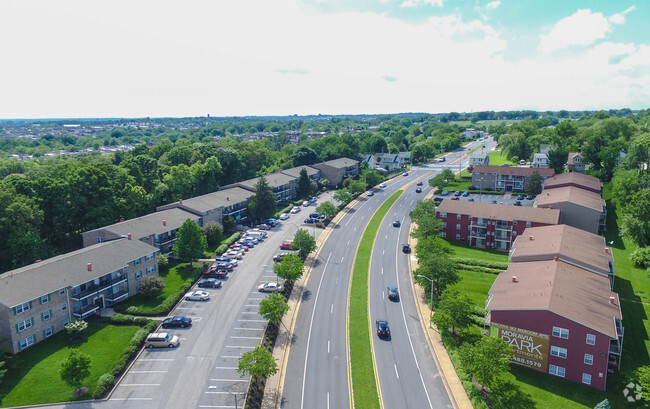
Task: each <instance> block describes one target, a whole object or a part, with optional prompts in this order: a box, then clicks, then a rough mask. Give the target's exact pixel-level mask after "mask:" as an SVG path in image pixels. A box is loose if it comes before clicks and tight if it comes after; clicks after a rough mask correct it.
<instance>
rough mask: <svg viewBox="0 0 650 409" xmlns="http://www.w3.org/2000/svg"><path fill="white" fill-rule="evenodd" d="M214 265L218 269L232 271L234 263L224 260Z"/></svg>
mask: <svg viewBox="0 0 650 409" xmlns="http://www.w3.org/2000/svg"><path fill="white" fill-rule="evenodd" d="M214 267H216V268H218V269H219V270H227V271H232V270H234V269H235V264H233V263H228V262H224V261H218V262H217V264H216V266H214Z"/></svg>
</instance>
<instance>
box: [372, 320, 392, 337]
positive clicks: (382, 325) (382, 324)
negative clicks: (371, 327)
mask: <svg viewBox="0 0 650 409" xmlns="http://www.w3.org/2000/svg"><path fill="white" fill-rule="evenodd" d="M375 325H376V326H377V336H378V337H379V338H385V337H389V336H390V328H389V327H388V321H386V320H377V321H376V322H375Z"/></svg>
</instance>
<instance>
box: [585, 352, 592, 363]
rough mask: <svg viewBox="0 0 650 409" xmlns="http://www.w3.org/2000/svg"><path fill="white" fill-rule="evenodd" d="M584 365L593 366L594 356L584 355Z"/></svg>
mask: <svg viewBox="0 0 650 409" xmlns="http://www.w3.org/2000/svg"><path fill="white" fill-rule="evenodd" d="M585 364H587V365H593V364H594V356H593V355H591V354H585Z"/></svg>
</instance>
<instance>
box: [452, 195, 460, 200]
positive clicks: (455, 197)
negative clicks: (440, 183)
mask: <svg viewBox="0 0 650 409" xmlns="http://www.w3.org/2000/svg"><path fill="white" fill-rule="evenodd" d="M451 200H459V199H458V196H452V197H451Z"/></svg>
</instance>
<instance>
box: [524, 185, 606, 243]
mask: <svg viewBox="0 0 650 409" xmlns="http://www.w3.org/2000/svg"><path fill="white" fill-rule="evenodd" d="M535 206H537V207H538V208H548V209H560V211H561V212H562V219H561V223H563V224H568V225H569V226H573V227H577V228H579V229H582V230H586V231H588V232H591V233H594V234H598V232H599V231H604V230H605V222H606V219H607V210H606V204H605V201H604V200H603V199H602V198H601V197H600V193H595V192H593V191H590V190H585V189H583V188H580V187H574V186H564V187H555V188H551V189H547V188H545V189H544V190H543V191H542V193H541V194H539V195H537V197H536V198H535Z"/></svg>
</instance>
